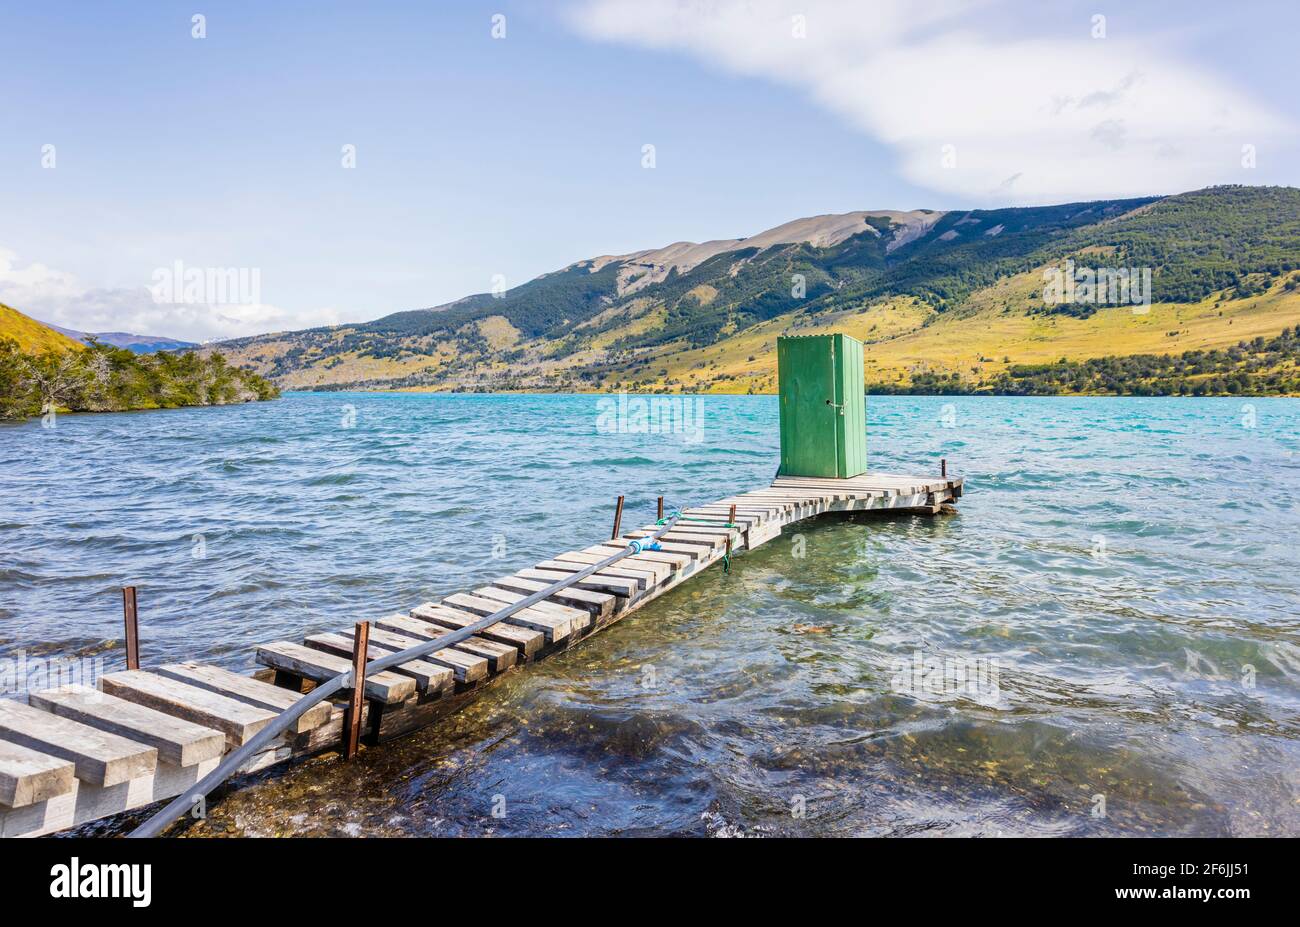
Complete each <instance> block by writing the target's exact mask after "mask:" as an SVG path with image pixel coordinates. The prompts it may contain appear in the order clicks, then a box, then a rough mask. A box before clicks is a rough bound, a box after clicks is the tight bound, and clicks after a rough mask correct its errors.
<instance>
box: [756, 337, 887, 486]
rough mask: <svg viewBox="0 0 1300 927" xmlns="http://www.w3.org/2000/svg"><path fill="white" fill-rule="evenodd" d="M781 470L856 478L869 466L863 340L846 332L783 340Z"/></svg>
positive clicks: (779, 350)
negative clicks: (867, 463)
mask: <svg viewBox="0 0 1300 927" xmlns="http://www.w3.org/2000/svg"><path fill="white" fill-rule="evenodd" d="M776 355H777V375H778V377H779V382H780V386H779V389H780V412H781V474H782V475H783V476H825V477H836V478H843V477H848V476H857V475H858V474H859V473H862V472H863V471H864V470H866V457H867V447H866V442H867V429H866V399H865V396H864V395H863V371H862V344H861V342H859V341H857V340H855V339H853V338H849V337H848V336H846V335H810V336H802V337H799V336H796V337H782V338H778V339H777V342H776Z"/></svg>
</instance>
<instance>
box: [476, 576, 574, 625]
mask: <svg viewBox="0 0 1300 927" xmlns="http://www.w3.org/2000/svg"><path fill="white" fill-rule="evenodd" d="M472 595H476V596H478V597H479V598H481V599H490V600H492V601H493V602H500V603H501V604H502V605H514V604H515V603H516V602H518V601H519V600H520V599H522V598H526V594H524V593H519V592H515V591H512V590H510V589H502V588H501V587H500V586H496V585H491V586H480V587H479V588H478V589H475V590H474V591H473V593H472ZM528 607H529V608H534V609H537V611H539V612H545V613H546V614H548V615H550V616H552V617H554V618H567V619H569V620H570V621H571V622H572V623H573V626H574V628H575V629H577V628H585V627H586V626H587V624H588V623H589V622H590V621H591V615H590V614H589V613H588V612H587V610H586V609H585V608H574V607H573V606H572V605H561V604H560V603H559V602H552V601H549V600H546V599H544V600H542V601H541V602H534V603H533V604H532V605H530V606H528ZM497 611H500V609H499V608H498V609H497Z"/></svg>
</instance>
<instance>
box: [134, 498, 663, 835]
mask: <svg viewBox="0 0 1300 927" xmlns="http://www.w3.org/2000/svg"><path fill="white" fill-rule="evenodd" d="M677 518H678V513H673V516H672V517H671V518H669V519H668V521H667V524H665V525H664V526H663V527H662V528H657V529H656V530H655V531H654V532H653V533H652V534H651V535H650V540H655V539H658V538H659V537H661V536H662V535H663V534H664V533H665V532H667V531H669V530H670V529H671V528H672V527H673V524H674V523H676V521H677ZM636 552H637V548H636V547H633V546H632V545H630V544H629V545H628V546H627V547H626V548H625V549H623V550H621V551H619V552H618V553H616V554H611V555H610V556H608V557H606V558H605V559H604V560H601V561H600V562H599V563H593V564H592V565H591V566H588V567H584V568H582V569H581V570H579V571H578V572H576V573H574V574H573V575H571V576H567V577H565V578H564V579H562V580H559V581H558V582H555V583H552V584H551V585H549V586H547V587H546V588H545V589H539V590H538V591H537V592H534V593H532V594H530V595H528V596H525V597H524V598H522V599H520V600H519V601H518V602H515V603H513V604H511V605H507V606H506V607H505V608H503V609H501V610H500V611H496V612H493V613H492V614H490V615H487V616H486V617H484V618H480V619H479V620H478V621H475V622H474V623H473V624H468V625H466V626H465V627H463V628H459V629H458V630H455V631H451V632H450V633H447V634H443V635H442V636H440V637H437V638H435V639H433V640H431V641H426V642H424V643H423V644H420V645H418V646H416V647H410V648H408V649H406V650H402V651H399V652H397V653H390V654H389V655H388V656H386V657H381V658H380V659H378V660H371V661H370V662H369V663H367V664H366V674H367V675H369V674H371V673H378V672H380V671H382V670H386V669H388V668H389V667H392V666H399V665H401V664H403V663H408V662H410V661H411V660H418V659H420V657H423V656H426V655H428V654H431V653H434V652H435V651H438V650H442V649H443V648H445V647H450V646H452V645H453V644H459V643H460V642H461V641H463V640H466V639H467V638H470V637H473V636H474V635H475V634H477V633H478V632H479V631H482V630H484V629H485V628H489V627H491V626H492V625H494V624H496V623H497V622H499V621H502V620H504V619H506V618H509V617H510V616H511V615H513V614H515V612H517V611H519V610H520V609H524V608H527V607H528V606H530V605H536V604H537V603H538V602H541V601H542V600H543V599H546V598H548V597H549V596H552V595H554V594H555V593H557V592H559V591H560V590H561V589H565V588H567V587H568V586H572V585H573V584H574V583H576V582H578V581H579V580H581V579H586V578H587V577H588V576H590V575H591V574H592V573H595V572H596V571H597V570H603V569H605V567H607V566H609V565H610V564H613V563H617V562H618V561H620V560H622V559H623V558H624V557H627V556H629V555H631V554H633V553H636ZM352 685H353V680H352V670H348V671H347V672H346V673H340V674H339V675H338V676H335V677H334V678H333V679H328V680H326V681H325V682H322V683H321V684H320V685H318V686H316V688H314V689H312V690H311V691H310V692H308V693H307V694H306V695H304V696H303V697H302V698H300V699H298V701H296V702H294V703H293V706H292V707H290V708H288V709H286V710H285V711H284V713H283V714H281V715H279V716H278V717H276V719H275V720H274V721H272V722H271V723H270V724H268V725H267V726H266V727H264V728H262V730H260V731H258V732H257V734H255V735H254V736H253V738H252V739H251V740H250V741H248V743H246V744H244V745H243V746H242V747H240V748H239V749H237V750H236V751H235V752H233V753H231V754H230V755H229V756H227V757H226V758H225V759H224V760H222V761H221V763H220V764H219V765H218V766H217V768H216V769H214V770H212V772H210V773H208V774H207V775H206V776H204V777H203V778H202V779H200V780H199V781H198V782H196V783H194V785H192V786H190V787H189V788H188V789H186V790H185V791H184V792H182V793H181V794H180V795H178V796H176V797H175V798H173V799H172V800H171V801H170V802H168V804H167V805H166V806H165V807H164V808H163V809H162V810H161V811H159V812H158V813H157V814H155V815H154V816H153V817H151V818H150V819H149V820H147V821H145V822H144V823H143V824H141V825H140V826H139V827H137V828H136V829H135V830H133V831H131V833H130V834H128V836H130V837H157V836H158V835H160V834H161V833H162V832H163V830H165V829H166V828H167V826H168V825H170V824H172V823H173V822H174V821H176V820H178V819H179V818H180V817H181V816H182V815H184V814H185V812H186V811H188V810H189V809H190V808H192V807H193V806H194V802H195V800H197V799H198V798H200V797H203V796H206V795H207V794H208V793H210V792H211V791H212V790H213V789H215V788H216V787H217V786H219V785H220V784H221V783H223V782H225V781H226V780H227V779H229V778H230V777H231V776H233V775H234V774H235V773H236V772H238V771H239V768H240V767H241V766H243V765H244V763H246V762H247V761H248V760H249V758H250V757H252V756H253V755H254V754H255V753H257V752H258V751H259V750H261V749H262V748H263V747H265V746H266V745H267V744H269V743H270V742H271V741H272V740H274V739H275V738H276V737H278V736H280V734H282V733H284V731H286V730H287V729H288V727H289V725H290V724H292V723H293V722H294V721H297V720H298V719H299V718H301V717H302V716H303V715H304V714H306V713H307V711H308V710H310V709H311V708H313V707H314V706H316V705H319V704H320V703H321V702H323V701H324V700H325V699H327V698H329V697H330V696H331V695H334V694H335V693H336V692H339V691H341V690H343V689H350V688H351V687H352Z"/></svg>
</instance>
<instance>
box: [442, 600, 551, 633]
mask: <svg viewBox="0 0 1300 927" xmlns="http://www.w3.org/2000/svg"><path fill="white" fill-rule="evenodd" d="M508 591H509V590H504V589H503V590H502V592H508ZM484 592H485V590H482V589H475V590H474V593H473V594H472V595H471V594H470V593H467V592H458V593H456V594H455V595H449V596H447V598H445V599H443V600H442V604H443V605H447V606H450V607H451V608H457V609H460V610H462V611H466V612H471V613H472V614H476V615H479V616H480V617H482V616H486V615H492V614H495V613H496V612H499V611H501V609H502V608H503V607H504V606H506V605H509V604H511V603H509V602H503V601H501V600H500V599H499V598H487V597H486V595H482V594H480V593H484ZM519 598H520V599H522V598H524V597H523V596H522V595H521V596H519ZM516 601H518V600H516ZM505 620H506V621H508V622H510V624H514V625H519V626H520V627H524V628H532V629H533V630H534V631H541V632H542V633H543V634H545V635H546V641H547V643H555V642H556V641H562V640H564V639H565V638H567V637H568V636H569V635H570V634H572V633H573V621H572V620H571V619H569V618H561V617H558V616H557V615H554V614H552V613H551V612H548V611H545V610H543V609H539V608H521V609H520V610H519V611H517V612H515V613H514V614H513V615H511V616H510V617H509V618H506V619H505Z"/></svg>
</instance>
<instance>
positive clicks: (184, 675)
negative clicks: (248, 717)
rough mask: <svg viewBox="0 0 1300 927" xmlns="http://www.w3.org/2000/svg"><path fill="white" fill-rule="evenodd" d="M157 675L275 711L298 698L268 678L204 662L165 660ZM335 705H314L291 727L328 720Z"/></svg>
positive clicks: (304, 728) (297, 729)
mask: <svg viewBox="0 0 1300 927" xmlns="http://www.w3.org/2000/svg"><path fill="white" fill-rule="evenodd" d="M155 672H156V673H158V675H160V676H169V677H171V678H172V679H177V680H180V681H181V682H184V683H187V684H188V685H191V686H197V687H198V688H200V689H208V690H210V691H212V692H216V693H217V694H218V695H224V696H226V697H227V698H233V699H235V700H236V701H240V702H245V703H247V704H249V705H255V706H257V707H258V708H265V709H266V710H267V711H274V712H276V713H277V714H279V713H280V712H283V711H287V710H288V709H290V708H292V707H293V706H294V705H295V704H296V703H297V702H298V701H299V700H300V699H301V698H302V695H300V694H299V693H297V692H291V691H290V690H288V689H282V688H281V687H280V686H276V685H272V684H271V683H269V682H262V681H261V680H260V679H254V678H253V677H252V676H243V675H240V674H239V673H232V672H230V670H227V669H222V668H221V667H219V666H205V665H203V664H200V663H188V662H187V663H168V664H166V665H164V666H160V667H158V669H157V670H155ZM333 713H334V706H333V705H331V704H330V703H329V702H328V701H326V702H321V703H320V704H319V705H313V706H312V707H311V708H308V709H307V711H306V712H305V713H304V714H303V716H302V717H301V718H299V719H298V720H297V721H296V722H294V725H293V727H291V728H290V729H289V730H291V731H292V732H293V733H295V734H302V733H305V732H307V731H313V730H315V729H316V728H318V727H320V726H321V725H323V724H328V723H329V720H330V717H331V715H333Z"/></svg>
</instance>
